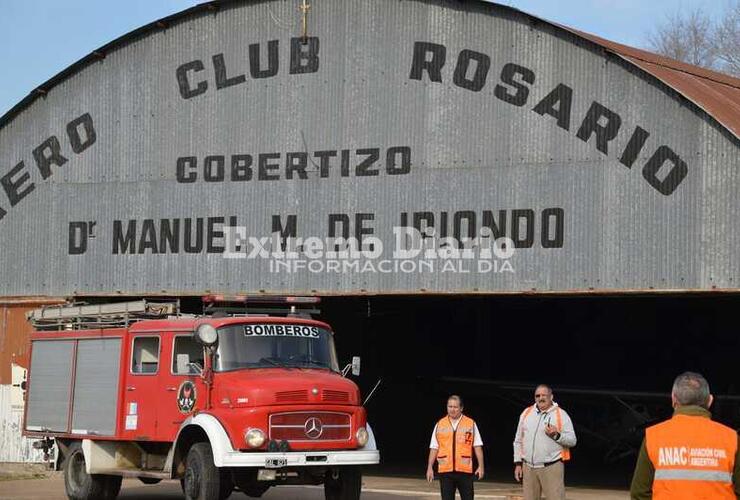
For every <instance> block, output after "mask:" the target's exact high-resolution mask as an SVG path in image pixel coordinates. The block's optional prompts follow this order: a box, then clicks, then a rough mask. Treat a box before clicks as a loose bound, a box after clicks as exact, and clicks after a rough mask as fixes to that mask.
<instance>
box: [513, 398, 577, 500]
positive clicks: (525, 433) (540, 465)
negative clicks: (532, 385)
mask: <svg viewBox="0 0 740 500" xmlns="http://www.w3.org/2000/svg"><path fill="white" fill-rule="evenodd" d="M534 402H535V404H534V405H533V406H528V407H527V408H525V409H524V411H523V412H522V414H521V416H520V417H519V425H518V426H517V429H516V435H515V436H514V478H515V479H516V480H517V481H522V480H523V488H524V500H540V499H541V498H542V493H544V494H545V496H546V497H547V500H565V468H564V465H563V462H565V461H567V460H569V459H570V449H571V448H572V447H574V446H575V445H576V433H575V430H574V429H573V422H571V420H570V417H569V416H568V414H567V413H566V412H565V410H563V409H562V408H560V406H558V404H557V403H555V402H554V401H553V394H552V389H551V388H550V387H549V386H547V385H539V386H537V388H536V389H535V391H534Z"/></svg>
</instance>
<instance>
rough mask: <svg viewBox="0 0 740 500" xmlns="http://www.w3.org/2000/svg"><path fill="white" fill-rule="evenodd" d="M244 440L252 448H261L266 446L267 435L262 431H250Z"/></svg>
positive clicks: (245, 434)
mask: <svg viewBox="0 0 740 500" xmlns="http://www.w3.org/2000/svg"><path fill="white" fill-rule="evenodd" d="M244 440H245V441H246V442H247V446H249V447H250V448H259V447H260V446H262V445H263V444H265V433H264V432H262V431H261V430H260V429H249V430H248V431H247V432H245V433H244Z"/></svg>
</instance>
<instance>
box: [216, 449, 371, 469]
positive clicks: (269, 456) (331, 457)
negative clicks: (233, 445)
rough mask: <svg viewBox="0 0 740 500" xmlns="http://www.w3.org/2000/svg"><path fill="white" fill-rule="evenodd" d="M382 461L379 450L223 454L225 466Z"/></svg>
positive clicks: (294, 465)
mask: <svg viewBox="0 0 740 500" xmlns="http://www.w3.org/2000/svg"><path fill="white" fill-rule="evenodd" d="M379 462H380V453H379V452H378V451H377V450H351V451H310V452H308V451H306V452H303V451H301V452H297V451H292V452H287V453H269V452H267V453H264V452H244V453H242V452H238V451H230V452H227V453H224V454H223V455H221V463H222V464H223V467H259V468H265V467H270V465H268V464H275V463H284V464H285V465H284V466H283V467H315V466H327V465H329V466H341V465H373V464H377V463H379Z"/></svg>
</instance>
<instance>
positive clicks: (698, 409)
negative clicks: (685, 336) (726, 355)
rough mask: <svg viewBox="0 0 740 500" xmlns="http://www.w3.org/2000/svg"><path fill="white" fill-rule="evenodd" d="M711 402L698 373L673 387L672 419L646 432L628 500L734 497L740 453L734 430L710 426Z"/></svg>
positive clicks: (688, 374)
mask: <svg viewBox="0 0 740 500" xmlns="http://www.w3.org/2000/svg"><path fill="white" fill-rule="evenodd" d="M713 400H714V398H713V397H712V395H711V394H710V393H709V384H708V383H707V381H706V379H705V378H704V377H702V376H701V375H699V374H698V373H692V372H686V373H683V374H681V375H679V376H678V377H677V378H676V381H675V382H674V383H673V391H671V401H672V403H673V408H674V411H673V417H672V418H671V419H670V420H666V421H665V422H662V423H660V424H658V425H654V426H652V427H648V428H647V429H646V431H645V439H644V440H643V442H642V448H641V449H640V455H639V456H638V458H637V465H636V467H635V474H634V476H633V477H632V487H631V488H630V494H631V495H632V498H633V499H635V500H642V499H645V500H647V499H655V500H668V499H670V500H689V499H692V500H694V499H701V498H711V499H713V500H714V499H716V500H724V499H727V500H730V499H732V500H735V499H736V498H738V496H740V455H739V453H740V451H738V450H740V447H739V446H738V435H737V432H736V431H735V430H734V429H730V428H729V427H725V426H724V425H722V424H720V423H717V422H713V421H712V414H711V413H709V407H710V406H711V405H712V401H713Z"/></svg>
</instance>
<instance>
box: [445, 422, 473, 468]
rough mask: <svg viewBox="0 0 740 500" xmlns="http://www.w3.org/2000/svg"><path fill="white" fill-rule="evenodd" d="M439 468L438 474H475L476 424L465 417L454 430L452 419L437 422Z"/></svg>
mask: <svg viewBox="0 0 740 500" xmlns="http://www.w3.org/2000/svg"><path fill="white" fill-rule="evenodd" d="M436 436H437V442H438V443H439V450H437V467H438V469H437V470H438V472H439V473H440V474H443V473H445V472H453V471H455V472H467V473H469V474H472V473H473V442H474V440H475V422H474V421H473V419H472V418H469V417H466V416H465V415H463V416H461V417H460V422H458V424H457V430H454V429H453V428H452V422H450V417H443V418H442V419H440V421H439V422H437V431H436Z"/></svg>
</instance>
